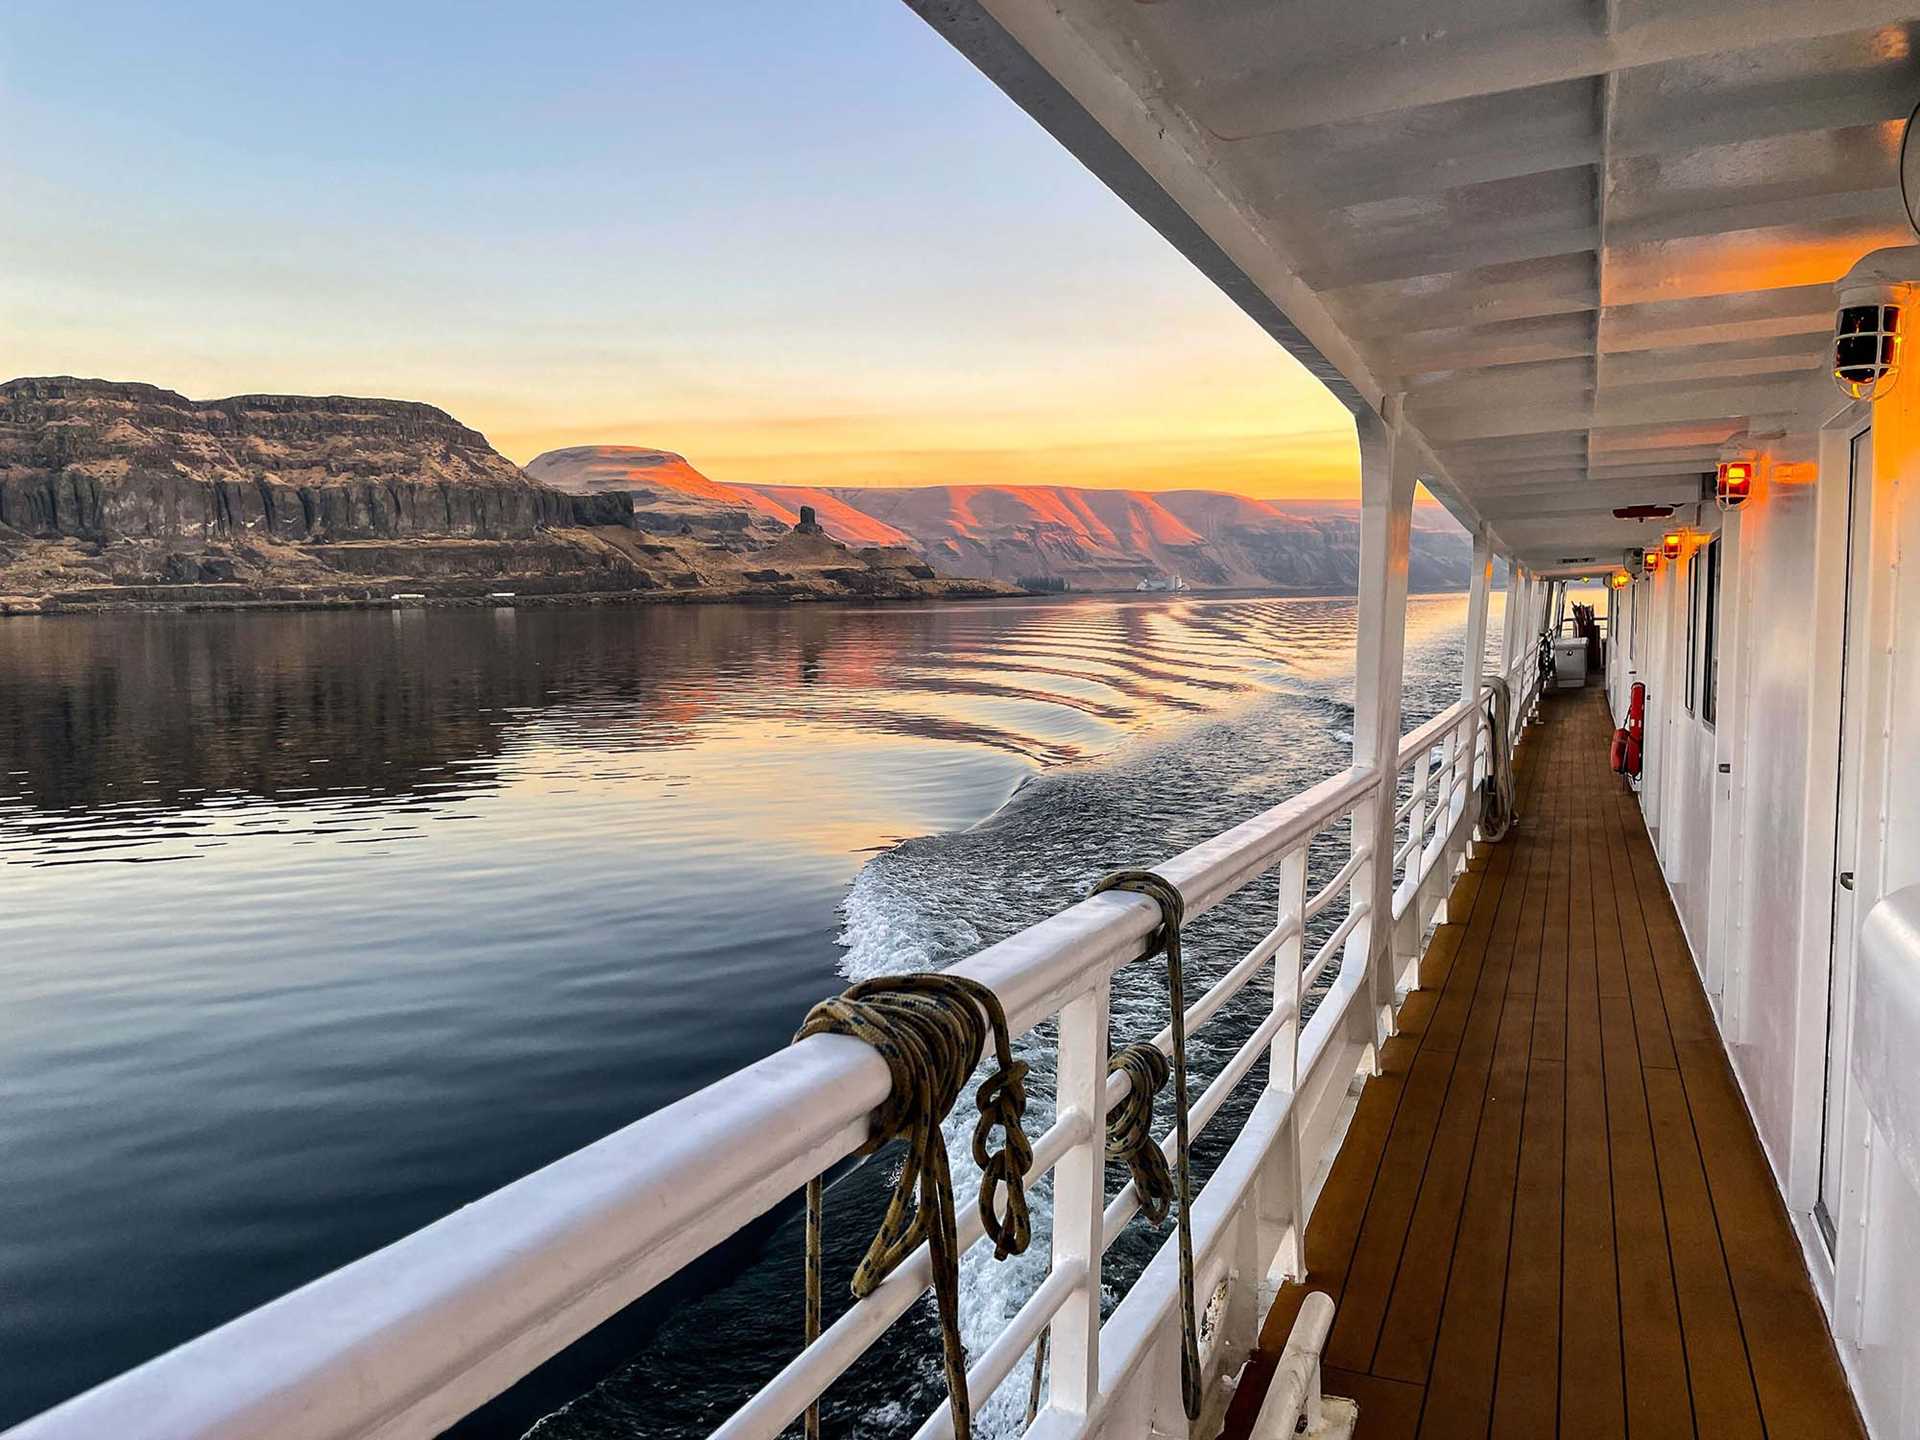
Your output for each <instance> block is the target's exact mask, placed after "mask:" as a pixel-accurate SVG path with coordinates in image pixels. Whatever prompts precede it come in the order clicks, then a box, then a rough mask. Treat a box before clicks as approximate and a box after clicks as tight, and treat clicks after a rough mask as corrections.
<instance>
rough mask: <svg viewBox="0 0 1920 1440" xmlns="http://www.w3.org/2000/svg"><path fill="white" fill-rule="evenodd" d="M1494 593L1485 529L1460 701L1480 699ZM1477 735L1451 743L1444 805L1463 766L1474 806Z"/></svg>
mask: <svg viewBox="0 0 1920 1440" xmlns="http://www.w3.org/2000/svg"><path fill="white" fill-rule="evenodd" d="M1508 576H1509V578H1508V581H1507V584H1508V593H1509V594H1511V593H1512V584H1513V581H1512V578H1511V577H1512V569H1511V567H1509V570H1508ZM1492 589H1493V538H1492V536H1490V535H1489V534H1488V533H1487V529H1486V527H1485V526H1484V525H1483V526H1481V527H1480V528H1479V529H1478V530H1477V531H1475V532H1474V536H1473V575H1472V577H1471V579H1470V580H1469V582H1468V586H1467V638H1466V642H1465V647H1466V648H1465V653H1464V654H1463V655H1462V656H1461V659H1460V698H1461V699H1462V700H1466V701H1469V702H1471V701H1475V700H1478V699H1479V696H1480V678H1481V676H1482V674H1483V673H1484V672H1485V670H1486V668H1487V667H1486V653H1487V610H1488V608H1489V606H1490V603H1491V592H1492ZM1507 613H1508V614H1509V615H1511V614H1512V613H1513V607H1512V606H1511V605H1509V606H1508V607H1507ZM1511 628H1512V627H1511V626H1509V627H1508V629H1509V631H1511ZM1505 643H1506V646H1507V647H1508V651H1509V653H1511V646H1512V643H1513V637H1512V635H1511V634H1508V635H1507V636H1506V637H1505ZM1511 663H1512V662H1511V661H1509V662H1508V664H1509V665H1510V664H1511ZM1506 671H1507V666H1506V665H1503V666H1502V667H1501V671H1500V673H1501V674H1503V675H1504V674H1505V673H1506ZM1476 733H1477V732H1476V731H1475V730H1474V729H1473V728H1472V727H1471V726H1469V727H1467V728H1465V729H1458V730H1455V731H1454V732H1453V735H1452V736H1451V738H1449V739H1448V741H1447V746H1448V750H1447V760H1448V765H1447V778H1446V785H1447V790H1446V792H1445V794H1444V795H1443V796H1442V797H1441V802H1440V803H1442V804H1446V803H1447V797H1449V796H1451V794H1452V787H1453V784H1454V781H1455V780H1456V779H1457V778H1458V777H1459V774H1460V770H1461V767H1462V766H1464V767H1465V768H1466V773H1467V804H1468V806H1469V807H1471V806H1472V804H1473V797H1474V791H1473V782H1474V775H1473V761H1474V736H1475V734H1476ZM1478 835H1479V831H1478V830H1474V829H1471V828H1470V829H1469V836H1470V839H1469V841H1468V842H1467V843H1466V844H1465V845H1464V846H1463V850H1464V851H1470V850H1471V848H1472V845H1471V839H1472V838H1477V837H1478ZM1444 869H1445V871H1446V878H1445V879H1444V880H1442V881H1441V886H1442V889H1441V895H1440V903H1439V906H1438V908H1436V909H1435V911H1434V923H1435V924H1445V923H1446V920H1447V895H1448V892H1450V891H1451V890H1452V888H1453V876H1454V866H1453V865H1452V864H1448V865H1446V866H1445V867H1444Z"/></svg>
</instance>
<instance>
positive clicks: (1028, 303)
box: [0, 0, 1353, 494]
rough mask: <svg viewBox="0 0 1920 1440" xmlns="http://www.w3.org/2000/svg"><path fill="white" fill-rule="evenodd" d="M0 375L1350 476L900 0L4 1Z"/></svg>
mask: <svg viewBox="0 0 1920 1440" xmlns="http://www.w3.org/2000/svg"><path fill="white" fill-rule="evenodd" d="M0 136H4V141H0V185H3V186H4V189H5V192H6V193H7V195H8V197H9V202H8V204H7V205H6V206H5V207H4V212H0V260H3V261H4V264H3V265H0V371H4V372H5V374H6V375H9V376H10V375H15V374H46V373H77V374H87V375H103V376H108V377H111V378H117V379H141V380H150V381H152V382H154V383H156V384H160V385H164V386H167V387H169V388H172V389H176V390H180V391H182V392H184V393H186V394H189V395H193V396H199V397H211V396H214V395H224V394H231V393H238V392H244V391H267V390H271V391H293V392H303V393H315V392H326V393H348V394H378V395H393V396H400V397H405V398H412V399H421V400H427V401H430V402H432V403H435V404H439V405H442V406H444V407H445V408H447V409H449V410H451V411H452V412H453V413H454V414H456V415H458V416H459V417H460V418H462V419H463V420H466V421H467V422H468V423H470V424H473V425H476V426H478V427H479V428H481V429H482V430H484V431H486V432H487V434H488V435H489V437H490V438H491V439H492V440H493V441H494V443H495V444H496V445H498V446H499V447H500V448H501V449H502V450H504V451H506V453H508V454H509V455H511V456H512V457H513V458H514V459H516V460H520V461H525V460H527V459H529V458H531V456H532V455H533V454H535V453H537V452H538V451H540V450H543V449H547V448H551V447H553V446H557V445H561V444H585V443H592V442H596V441H604V442H609V443H623V444H644V445H658V446H662V447H664V448H669V449H676V450H680V451H683V452H685V453H687V454H688V455H689V456H690V457H691V458H692V459H693V460H694V461H695V463H696V464H699V465H700V466H701V468H703V469H705V470H706V471H707V472H708V473H709V474H713V475H714V476H715V477H716V478H720V479H736V480H761V481H790V482H806V483H832V482H834V481H835V480H839V481H841V482H843V483H856V482H859V483H916V482H918V483H935V482H940V481H949V480H991V479H1006V480H1025V481H1045V480H1049V479H1052V480H1058V481H1062V482H1066V483H1079V484H1099V483H1112V484H1128V485H1131V484H1142V485H1148V486H1151V487H1152V488H1168V487H1170V486H1177V485H1182V484H1185V485H1213V484H1218V485H1222V486H1223V487H1229V488H1238V489H1243V490H1247V491H1250V492H1252V493H1276V494H1285V493H1334V492H1338V491H1342V490H1345V489H1347V488H1348V483H1349V482H1348V481H1347V479H1346V477H1347V476H1348V475H1350V474H1351V467H1352V463H1353V462H1352V459H1351V454H1352V442H1351V429H1350V426H1349V425H1348V424H1347V422H1346V421H1345V418H1344V416H1343V415H1342V414H1341V412H1340V411H1339V409H1338V407H1337V406H1335V405H1334V404H1333V403H1332V402H1331V401H1330V400H1328V399H1327V397H1326V396H1325V395H1324V394H1323V393H1321V392H1320V390H1319V387H1317V386H1316V385H1315V384H1314V383H1313V382H1312V381H1311V380H1310V379H1309V378H1308V377H1306V376H1305V375H1304V374H1303V373H1302V372H1301V371H1300V370H1299V368H1298V367H1297V366H1295V365H1294V364H1293V362H1292V361H1291V360H1289V359H1288V358H1287V357H1286V356H1285V355H1284V354H1283V353H1282V352H1280V351H1279V350H1278V349H1277V347H1275V346H1274V345H1273V344H1272V342H1271V341H1270V340H1268V339H1267V338H1266V337H1265V336H1264V335H1263V334H1261V333H1260V332H1259V330H1258V329H1257V328H1256V327H1255V326H1254V325H1253V324H1252V322H1250V321H1249V320H1247V319H1246V318H1245V317H1244V316H1243V315H1241V314H1240V312H1239V311H1238V310H1236V309H1235V308H1234V307H1233V306H1232V305H1231V304H1230V303H1228V302H1227V301H1226V300H1225V299H1224V298H1223V297H1222V296H1220V295H1219V294H1218V293H1217V292H1216V291H1214V289H1213V288H1212V287H1211V286H1210V285H1208V284H1207V282H1206V281H1205V280H1204V279H1202V278H1201V277H1200V276H1199V275H1197V274H1196V273H1195V272H1193V271H1192V270H1191V268H1190V267H1189V266H1188V265H1187V264H1186V263H1185V262H1184V261H1183V260H1182V259H1181V258H1180V257H1179V256H1178V255H1176V254H1175V253H1174V252H1173V251H1172V250H1171V248H1170V247H1168V246H1167V245H1166V243H1165V242H1164V241H1162V240H1161V239H1160V238H1159V237H1158V236H1157V235H1155V234H1153V233H1152V232H1151V231H1150V230H1149V229H1148V228H1147V227H1146V226H1145V225H1144V224H1142V223H1141V222H1140V221H1139V220H1138V219H1137V218H1136V217H1135V216H1133V214H1132V213H1131V212H1130V211H1128V210H1127V209H1126V208H1125V207H1124V206H1122V205H1121V204H1120V203H1119V202H1118V201H1117V200H1115V199H1114V198H1113V197H1112V196H1111V195H1110V194H1109V193H1108V192H1107V191H1106V190H1105V188H1104V187H1103V186H1101V185H1100V184H1099V183H1098V182H1097V181H1095V180H1094V179H1093V178H1092V177H1091V176H1089V175H1087V174H1086V172H1085V171H1083V170H1082V169H1081V168H1080V166H1079V165H1078V163H1077V162H1075V161H1074V160H1073V159H1072V158H1071V157H1069V156H1068V155H1066V154H1065V152H1064V151H1062V150H1060V149H1059V147H1058V146H1057V145H1056V144H1055V142H1054V141H1053V140H1051V139H1050V138H1049V137H1048V136H1047V135H1046V134H1045V133H1044V132H1042V131H1041V130H1040V129H1039V128H1038V127H1037V126H1036V125H1035V124H1034V123H1033V122H1032V121H1030V120H1029V119H1028V118H1027V117H1026V116H1025V115H1024V114H1022V113H1021V112H1020V111H1019V110H1018V109H1017V108H1016V107H1015V106H1014V105H1013V104H1012V103H1011V102H1010V101H1008V100H1007V99H1006V97H1005V96H1003V95H1001V94H1000V92H999V91H997V90H996V89H994V88H993V87H992V85H990V84H989V83H988V82H987V81H986V80H984V79H983V78H982V77H981V76H980V75H979V74H977V73H976V72H975V71H974V70H973V69H972V67H971V66H969V65H968V64H967V63H966V62H965V61H964V60H963V59H962V58H961V57H960V56H959V55H958V54H956V53H955V52H953V51H952V50H951V49H950V48H949V47H948V46H947V45H946V44H945V42H944V41H942V40H941V39H940V38H939V37H938V36H936V35H935V34H934V33H933V32H932V31H931V30H929V29H927V28H926V27H925V26H924V25H923V24H922V23H921V22H920V20H919V19H918V18H917V17H915V16H914V15H913V14H912V12H911V11H909V10H908V9H907V8H906V7H905V6H904V5H902V4H899V3H896V0H818V3H812V4H807V5H794V4H775V3H733V0H729V3H717V0H716V3H709V4H704V5H698V6H682V5H670V4H665V3H660V0H642V3H638V4H634V3H628V4H625V5H613V4H558V5H546V6H541V7H524V6H513V7H506V6H498V7H495V6H486V5H480V6H465V7H456V6H451V5H439V4H410V5H406V6H403V7H375V6H365V5H344V6H335V7H329V8H328V9H326V10H324V11H321V10H315V9H312V8H310V7H307V8H293V7H273V6H259V5H247V6H241V5H235V4H208V5H200V6H194V7H161V6H134V5H123V4H97V3H96V4H88V5H76V4H73V3H71V0H66V3H52V0H5V20H4V24H3V25H0Z"/></svg>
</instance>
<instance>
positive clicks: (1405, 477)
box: [1347, 416, 1419, 1064]
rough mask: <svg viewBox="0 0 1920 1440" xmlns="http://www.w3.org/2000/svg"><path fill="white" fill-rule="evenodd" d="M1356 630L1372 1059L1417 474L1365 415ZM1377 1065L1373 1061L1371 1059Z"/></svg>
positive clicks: (1353, 942)
mask: <svg viewBox="0 0 1920 1440" xmlns="http://www.w3.org/2000/svg"><path fill="white" fill-rule="evenodd" d="M1358 428H1359V431H1360V594H1359V634H1358V637H1357V643H1356V646H1355V649H1356V655H1355V661H1356V665H1355V671H1354V685H1353V759H1354V763H1355V764H1356V765H1361V766H1365V767H1367V768H1369V769H1371V770H1372V771H1373V772H1374V773H1375V774H1377V775H1379V776H1380V785H1379V786H1378V788H1377V789H1376V790H1375V791H1374V793H1373V794H1372V796H1371V797H1369V799H1368V800H1366V801H1364V802H1363V803H1362V804H1361V806H1360V807H1359V808H1358V809H1356V810H1355V811H1354V814H1353V821H1352V825H1353V842H1352V843H1353V844H1354V846H1355V847H1356V848H1359V847H1362V846H1367V847H1371V849H1372V852H1373V853H1372V858H1371V859H1370V860H1369V861H1368V862H1367V863H1366V864H1365V865H1363V866H1361V867H1360V870H1359V872H1358V873H1357V874H1356V875H1355V876H1354V886H1353V890H1352V892H1351V893H1352V895H1353V897H1354V900H1355V902H1356V903H1365V904H1367V905H1368V906H1369V913H1368V915H1367V918H1366V920H1365V921H1364V922H1363V923H1362V924H1361V925H1359V926H1357V927H1356V928H1355V930H1354V933H1353V936H1352V937H1351V938H1350V939H1349V940H1348V942H1347V944H1348V949H1347V955H1348V956H1353V955H1354V954H1355V953H1356V952H1358V953H1363V954H1364V955H1365V957H1366V965H1367V977H1368V993H1369V996H1370V1002H1371V1003H1370V1006H1369V1013H1370V1015H1371V1017H1372V1023H1371V1029H1372V1032H1373V1033H1372V1034H1370V1035H1369V1036H1367V1037H1365V1038H1366V1040H1367V1042H1368V1044H1369V1045H1370V1046H1372V1047H1373V1049H1374V1051H1375V1053H1376V1056H1377V1053H1378V1048H1379V1043H1380V1041H1381V1040H1382V1039H1383V1038H1384V1037H1385V1035H1386V1034H1387V1033H1388V1030H1387V1026H1389V1025H1390V1024H1391V1018H1392V1004H1393V981H1394V975H1393V850H1394V838H1393V829H1394V826H1393V814H1394V811H1395V809H1397V808H1398V806H1397V802H1396V799H1395V793H1394V790H1395V786H1394V777H1395V775H1396V774H1397V773H1398V770H1399V764H1398V761H1399V753H1400V691H1401V672H1402V670H1403V668H1404V666H1403V663H1402V662H1403V661H1404V658H1405V653H1406V639H1407V550H1408V544H1409V541H1410V539H1411V536H1412V531H1413V489H1414V485H1415V483H1416V481H1417V480H1418V479H1419V471H1418V469H1417V468H1416V452H1415V449H1414V447H1413V445H1412V444H1410V443H1408V442H1406V441H1405V440H1404V439H1401V438H1400V437H1399V436H1397V435H1396V433H1395V431H1394V430H1393V429H1392V428H1390V427H1389V426H1388V425H1387V424H1386V422H1385V421H1383V420H1377V419H1375V418H1374V417H1372V416H1363V417H1361V419H1360V421H1359V425H1358ZM1376 1064H1377V1060H1376Z"/></svg>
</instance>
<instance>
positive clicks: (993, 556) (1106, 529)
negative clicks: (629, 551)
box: [527, 445, 1470, 594]
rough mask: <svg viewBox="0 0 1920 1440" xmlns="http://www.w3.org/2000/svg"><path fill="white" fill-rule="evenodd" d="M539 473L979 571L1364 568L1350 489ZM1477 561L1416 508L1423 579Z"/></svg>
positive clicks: (721, 520)
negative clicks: (808, 521) (812, 522)
mask: <svg viewBox="0 0 1920 1440" xmlns="http://www.w3.org/2000/svg"><path fill="white" fill-rule="evenodd" d="M527 470H528V473H529V474H531V475H533V476H535V477H536V478H537V479H540V480H542V481H544V482H546V483H547V484H550V485H554V486H556V487H558V488H560V489H563V490H567V491H569V492H572V493H574V494H576V495H580V496H587V495H592V494H605V493H626V494H631V495H632V497H633V505H634V523H635V525H636V526H638V527H639V528H641V529H648V530H655V531H677V530H679V529H680V528H681V527H683V526H685V527H687V528H689V529H691V530H692V531H693V532H694V533H696V534H699V533H708V532H711V531H715V530H719V531H726V530H729V529H731V530H733V531H734V532H736V533H740V534H743V535H751V534H755V533H758V532H760V531H762V530H764V528H765V527H767V526H769V525H771V526H772V527H774V528H775V529H780V530H784V529H786V528H788V527H791V526H792V525H794V524H795V523H796V522H797V521H798V519H799V511H800V507H801V506H802V505H808V506H811V507H813V509H814V511H815V513H816V514H817V516H818V518H819V521H820V525H821V527H822V528H823V529H824V530H825V531H826V533H827V534H828V535H830V536H832V537H833V538H834V539H836V540H839V541H840V542H842V543H843V544H848V545H856V546H864V545H880V546H904V547H907V548H910V549H913V550H915V551H917V552H919V553H920V554H922V555H924V556H925V557H926V558H927V559H928V560H929V561H930V562H931V563H932V564H933V565H934V566H935V567H936V568H937V569H939V570H940V571H941V572H942V573H944V574H948V575H955V576H964V577H969V578H974V579H983V580H985V579H994V580H1017V579H1020V578H1022V577H1028V576H1046V577H1055V578H1059V579H1064V580H1066V581H1068V582H1069V583H1071V584H1073V585H1075V586H1078V587H1080V588H1085V589H1111V588H1115V587H1119V588H1127V589H1130V588H1132V587H1133V586H1134V585H1135V584H1136V583H1138V582H1139V581H1141V580H1144V579H1147V578H1149V577H1153V576H1162V575H1169V574H1172V575H1179V576H1180V577H1181V578H1182V579H1183V580H1185V581H1186V582H1187V584H1189V585H1191V586H1195V587H1201V588H1215V589H1223V588H1247V589H1264V588H1272V587H1275V586H1279V587H1284V588H1287V589H1296V590H1324V591H1326V592H1328V593H1333V594H1338V593H1345V592H1349V591H1351V590H1352V589H1353V588H1354V586H1355V585H1356V584H1357V583H1358V578H1359V540H1360V531H1359V512H1358V509H1357V508H1356V507H1355V506H1354V505H1353V504H1352V503H1351V502H1342V501H1305V502H1300V501H1293V502H1286V501H1267V500H1253V499H1248V498H1246V497H1244V496H1240V495H1227V494H1222V493H1220V492H1217V491H1208V490H1174V491H1161V492H1153V493H1148V492H1145V491H1138V490H1086V489H1078V488H1075V487H1071V486H1064V485H969V484H961V485H923V486H913V487H908V488H904V489H886V488H876V487H863V486H830V487H822V488H808V487H801V486H788V485H735V484H725V483H722V482H719V481H715V480H712V479H710V478H709V477H707V476H705V475H703V474H701V473H700V472H699V471H698V470H696V469H695V468H694V467H693V466H692V465H690V464H688V463H687V461H686V460H685V459H684V458H683V457H681V456H679V455H675V454H673V453H672V452H671V451H666V450H648V449H640V448H636V447H631V446H618V445H584V446H577V447H575V448H573V449H568V450H555V451H550V452H548V453H547V454H545V455H542V456H540V457H539V458H538V459H537V460H535V461H533V462H532V463H531V464H530V465H529V466H528V467H527ZM1469 563H1470V550H1469V546H1468V543H1467V540H1466V537H1465V536H1464V535H1462V534H1460V533H1459V532H1458V531H1457V530H1456V529H1453V528H1452V527H1451V526H1450V525H1449V524H1448V523H1447V522H1445V521H1444V520H1443V519H1442V518H1441V517H1439V516H1438V515H1437V513H1434V514H1426V513H1423V514H1422V515H1420V516H1418V517H1416V521H1415V530H1414V543H1413V556H1412V561H1411V567H1410V568H1411V575H1410V580H1411V583H1412V585H1413V587H1414V588H1415V589H1420V590H1439V589H1452V588H1459V587H1462V586H1464V585H1465V584H1466V583H1467V578H1468V573H1467V572H1468V565H1469Z"/></svg>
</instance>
